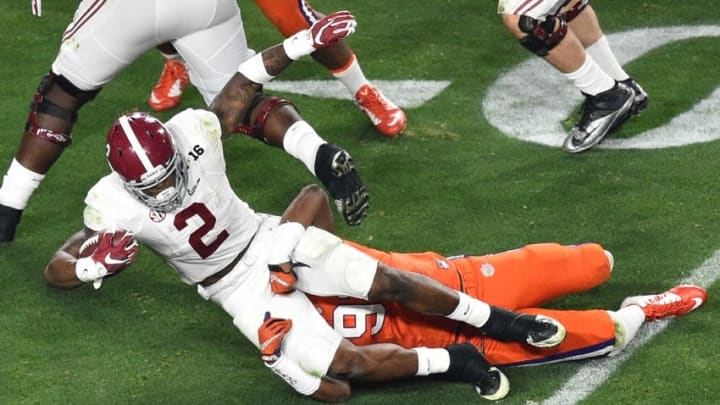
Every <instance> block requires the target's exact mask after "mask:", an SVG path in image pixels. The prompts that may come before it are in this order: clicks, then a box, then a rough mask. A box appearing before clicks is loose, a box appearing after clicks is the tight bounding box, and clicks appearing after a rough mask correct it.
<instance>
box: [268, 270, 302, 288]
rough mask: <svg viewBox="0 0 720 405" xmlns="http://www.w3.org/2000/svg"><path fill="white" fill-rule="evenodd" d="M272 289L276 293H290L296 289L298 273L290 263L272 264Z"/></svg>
mask: <svg viewBox="0 0 720 405" xmlns="http://www.w3.org/2000/svg"><path fill="white" fill-rule="evenodd" d="M268 269H270V289H271V290H272V292H273V293H275V294H288V293H290V292H293V291H294V290H295V285H296V284H297V280H298V278H297V274H295V272H294V271H293V270H292V265H291V264H290V263H281V264H270V265H268Z"/></svg>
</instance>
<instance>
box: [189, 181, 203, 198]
mask: <svg viewBox="0 0 720 405" xmlns="http://www.w3.org/2000/svg"><path fill="white" fill-rule="evenodd" d="M198 183H200V179H197V180H196V181H195V185H193V186H192V187H188V195H193V194H195V190H197V187H198Z"/></svg>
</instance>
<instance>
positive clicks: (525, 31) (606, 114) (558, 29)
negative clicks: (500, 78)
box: [498, 0, 648, 153]
mask: <svg viewBox="0 0 720 405" xmlns="http://www.w3.org/2000/svg"><path fill="white" fill-rule="evenodd" d="M589 3H590V0H537V1H532V2H530V1H526V0H499V1H498V13H499V14H501V15H502V20H503V24H504V25H505V28H506V29H507V30H508V31H509V32H510V33H512V34H513V36H515V38H517V39H518V40H519V41H520V43H521V44H522V45H523V46H524V47H525V48H527V49H528V50H529V51H531V52H533V53H535V54H536V55H538V56H540V57H542V58H544V59H545V60H546V61H547V62H548V63H550V64H551V65H552V66H553V67H554V68H556V69H557V70H558V71H560V72H561V73H562V74H563V75H564V76H565V77H567V78H568V79H569V80H571V81H572V82H573V84H575V86H576V87H577V88H578V89H579V90H580V91H581V92H582V93H583V95H585V103H584V104H583V107H582V115H581V117H580V120H579V121H578V122H577V124H576V125H575V127H574V128H573V129H572V130H571V131H570V133H569V134H568V136H567V137H566V138H565V141H564V142H563V148H564V149H565V150H566V151H568V152H570V153H578V152H582V151H584V150H587V149H589V148H591V147H593V146H595V145H597V144H598V143H600V142H601V141H602V140H603V138H604V137H605V136H606V135H607V134H608V133H611V132H612V131H614V130H616V129H618V128H619V127H620V126H622V124H623V123H624V122H625V121H626V120H627V119H628V118H629V117H630V116H632V115H635V114H638V113H639V112H640V111H642V110H644V109H645V108H647V105H648V95H647V93H646V92H645V90H643V88H642V87H640V85H639V84H638V83H637V82H636V81H635V80H633V79H632V78H631V77H630V76H629V75H628V74H627V73H626V72H625V70H623V68H622V66H621V65H620V63H619V62H618V61H617V59H616V58H615V54H614V53H613V52H612V50H611V49H610V45H609V43H608V40H607V38H606V37H605V34H603V31H602V29H601V28H600V23H599V22H598V18H597V15H596V14H595V10H593V8H592V6H590V4H589Z"/></svg>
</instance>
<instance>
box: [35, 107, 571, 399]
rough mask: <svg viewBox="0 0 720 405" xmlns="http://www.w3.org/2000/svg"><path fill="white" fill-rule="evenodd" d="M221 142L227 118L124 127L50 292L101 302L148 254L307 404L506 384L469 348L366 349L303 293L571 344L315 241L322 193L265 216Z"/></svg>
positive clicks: (54, 271)
mask: <svg viewBox="0 0 720 405" xmlns="http://www.w3.org/2000/svg"><path fill="white" fill-rule="evenodd" d="M221 137H222V130H221V125H220V122H219V120H218V118H217V116H216V115H215V114H212V113H211V112H208V111H204V110H193V109H188V110H185V111H183V112H181V113H179V114H177V115H176V116H174V117H173V118H172V119H170V120H169V121H168V122H167V123H166V124H162V123H161V122H160V121H158V120H157V119H155V118H152V117H151V116H149V115H147V114H144V113H140V112H135V113H129V114H125V115H123V116H121V117H119V118H118V119H117V120H116V122H115V123H114V124H113V126H112V128H111V129H110V131H109V133H108V140H107V159H108V162H109V164H110V167H111V168H112V173H111V174H109V175H107V176H105V177H103V178H102V179H101V180H100V181H98V183H97V184H96V185H95V186H93V187H92V188H91V189H90V191H89V192H88V194H87V196H86V198H85V203H86V205H87V206H86V208H85V210H84V214H83V218H84V223H85V229H83V230H81V231H79V232H77V233H76V234H74V235H73V236H71V237H70V238H69V239H68V240H67V242H66V243H65V244H64V245H63V246H62V247H61V248H60V250H58V251H57V252H56V253H55V255H54V256H53V257H52V259H51V260H50V262H49V263H48V265H47V267H46V269H45V272H44V275H45V280H46V282H47V283H48V284H49V285H51V286H54V287H58V288H75V287H79V286H81V285H83V284H84V283H93V284H94V285H95V287H96V288H99V287H100V285H101V283H102V282H103V280H104V278H105V277H107V276H111V275H114V274H117V273H118V272H119V271H121V270H123V269H124V268H126V267H127V266H128V265H130V264H131V263H132V262H133V261H134V260H135V258H136V254H137V244H138V242H139V243H144V244H145V245H147V246H148V247H150V248H151V249H152V250H153V251H155V252H157V253H158V254H159V255H160V256H161V257H162V258H163V259H164V260H165V261H166V262H167V263H168V265H170V266H171V267H172V268H173V269H174V270H175V271H176V272H177V274H178V275H179V277H180V279H181V280H182V281H183V282H184V283H186V284H190V285H196V286H197V289H198V292H199V294H200V295H201V296H202V297H204V298H205V299H209V300H212V301H213V302H216V303H217V304H219V305H220V306H222V307H223V309H225V311H227V312H228V314H230V315H231V316H232V318H233V323H234V324H235V325H236V326H237V328H238V329H240V331H241V332H242V333H243V334H244V335H245V336H246V337H247V338H248V339H249V340H250V341H251V342H252V343H253V344H254V345H255V346H257V347H258V348H260V349H261V354H262V356H263V359H264V360H265V361H266V363H267V364H268V366H269V367H270V368H271V369H272V370H273V371H274V372H275V373H277V374H278V375H280V376H284V378H285V380H286V381H288V382H289V383H290V384H291V385H292V386H293V387H294V388H295V389H296V390H297V391H298V392H300V393H302V394H305V395H311V396H313V397H314V398H317V399H321V400H327V401H337V400H341V399H346V398H347V397H348V396H349V394H350V388H349V385H348V383H347V380H348V379H365V380H385V379H390V378H397V377H407V376H413V375H428V374H436V373H444V374H446V375H447V376H448V377H450V378H452V379H455V380H459V381H465V382H470V383H472V384H474V385H475V386H476V388H477V391H478V393H480V395H482V396H483V397H486V398H489V399H499V398H501V397H504V396H505V395H506V394H507V391H508V383H507V379H506V378H505V376H504V375H503V374H502V373H501V372H500V371H499V370H497V369H496V368H493V367H491V366H490V365H489V364H488V363H487V362H486V361H485V360H484V359H483V357H482V356H481V355H480V354H479V352H478V351H477V349H476V348H474V347H472V346H470V345H450V346H448V347H446V348H416V349H404V348H401V347H399V346H395V345H383V346H366V347H356V346H355V345H353V344H351V343H350V342H349V341H347V340H343V339H342V338H341V337H340V336H339V335H338V334H337V333H336V332H334V331H333V330H332V328H330V327H329V326H328V325H327V323H325V322H324V320H323V319H322V317H320V315H319V314H318V313H317V312H316V311H315V310H314V307H313V305H312V304H311V303H310V301H309V300H308V299H307V297H306V296H305V295H304V294H303V293H302V292H300V291H298V290H305V291H311V292H312V293H314V294H316V295H343V296H351V297H356V298H361V299H374V300H380V301H388V300H392V301H397V302H399V303H402V304H403V305H405V306H407V307H408V308H410V309H413V310H415V311H417V312H420V313H424V314H428V315H436V316H445V317H448V318H450V319H454V320H457V321H462V322H465V323H467V324H469V325H472V326H474V327H476V328H479V330H480V331H482V333H485V334H487V335H488V336H493V337H496V338H498V339H500V340H505V341H517V342H524V343H527V344H530V345H531V346H534V347H539V348H544V347H554V346H557V345H558V344H560V343H561V342H562V341H563V340H564V338H565V329H564V327H563V326H562V325H561V324H560V323H558V322H557V321H555V320H554V319H552V318H549V317H545V316H538V315H528V314H525V315H523V314H517V313H514V312H510V311H506V310H504V309H501V308H498V307H493V306H490V305H488V304H486V303H484V302H482V301H480V300H478V299H475V298H472V297H470V296H468V295H467V294H464V293H461V292H459V291H455V290H453V289H450V288H449V287H446V286H444V285H443V284H441V283H439V282H437V281H435V280H433V279H430V278H428V277H425V276H421V275H416V274H411V273H405V272H400V271H398V270H395V269H393V268H390V267H388V266H386V265H382V264H379V263H378V261H377V260H374V259H372V258H370V256H367V255H365V254H364V253H361V252H360V251H359V250H356V249H354V248H352V247H350V245H346V244H342V243H340V244H338V243H336V242H337V238H335V237H334V236H332V235H331V234H330V233H329V232H326V231H323V230H321V229H319V228H318V227H324V228H329V229H332V227H333V225H332V220H331V219H330V218H319V219H318V218H315V217H314V213H315V212H316V210H311V212H312V213H313V219H311V220H308V221H303V210H302V207H303V204H304V203H305V201H307V200H304V199H303V196H304V195H305V194H308V193H313V192H315V193H317V192H322V191H321V189H320V188H319V187H317V186H314V187H309V188H306V189H305V191H304V193H301V195H300V196H299V197H298V199H297V200H296V201H295V202H293V203H292V204H291V205H290V207H291V209H289V210H288V212H286V214H285V215H284V218H280V217H277V216H272V215H266V214H260V213H257V212H255V211H254V210H253V209H251V208H250V207H249V206H248V204H247V203H245V202H244V201H242V200H241V199H240V198H239V197H238V196H237V195H236V194H235V193H234V192H233V190H232V188H231V187H230V184H229V181H228V178H227V176H226V174H225V160H224V157H223V151H222V142H221ZM315 201H317V199H315ZM324 201H327V200H324ZM298 211H299V212H300V213H298ZM310 225H312V226H310ZM306 226H310V227H309V228H307V229H306ZM291 256H292V257H293V260H304V261H305V262H307V263H308V265H309V266H311V267H312V270H313V271H316V272H317V274H314V275H312V276H307V278H306V277H304V276H303V275H302V273H300V280H299V282H298V283H297V286H298V290H295V289H293V288H286V287H288V285H285V284H284V281H286V280H288V279H287V278H285V277H283V276H280V277H276V276H277V275H278V274H281V275H288V274H291V273H284V272H279V271H277V270H278V269H277V268H276V267H278V266H282V265H287V262H288V261H289V258H290V257H291ZM290 287H292V286H290ZM275 292H278V293H277V294H276V293H275ZM280 292H281V293H282V294H280ZM318 376H322V377H318Z"/></svg>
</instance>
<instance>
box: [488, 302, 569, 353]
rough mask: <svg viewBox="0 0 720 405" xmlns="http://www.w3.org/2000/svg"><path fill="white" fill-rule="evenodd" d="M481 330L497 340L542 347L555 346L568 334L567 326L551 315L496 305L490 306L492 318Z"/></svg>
mask: <svg viewBox="0 0 720 405" xmlns="http://www.w3.org/2000/svg"><path fill="white" fill-rule="evenodd" d="M480 330H481V331H482V332H483V333H484V334H485V335H487V336H489V337H491V338H493V339H496V340H500V341H503V342H524V343H527V344H529V345H530V346H534V347H540V348H550V347H555V346H557V345H559V344H560V343H562V342H563V340H565V336H566V335H567V331H566V330H565V327H564V326H563V325H562V324H561V323H560V322H558V321H556V320H555V319H553V318H550V317H549V316H545V315H531V314H519V313H517V312H513V311H508V310H506V309H503V308H500V307H495V306H491V307H490V319H488V321H487V323H486V324H485V325H484V326H483V327H481V328H480Z"/></svg>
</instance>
